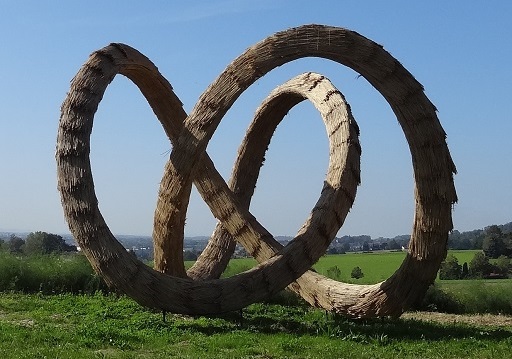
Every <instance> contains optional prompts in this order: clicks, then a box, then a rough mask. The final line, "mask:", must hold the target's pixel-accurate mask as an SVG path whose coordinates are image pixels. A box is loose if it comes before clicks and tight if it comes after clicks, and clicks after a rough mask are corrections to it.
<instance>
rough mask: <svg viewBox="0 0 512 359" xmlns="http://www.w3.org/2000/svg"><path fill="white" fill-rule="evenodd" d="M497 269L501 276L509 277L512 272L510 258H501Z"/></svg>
mask: <svg viewBox="0 0 512 359" xmlns="http://www.w3.org/2000/svg"><path fill="white" fill-rule="evenodd" d="M495 267H496V270H497V272H498V273H499V274H503V275H505V276H507V275H508V272H509V270H510V258H509V257H507V256H505V255H501V256H499V257H498V259H496V263H495Z"/></svg>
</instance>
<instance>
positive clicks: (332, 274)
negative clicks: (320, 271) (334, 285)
mask: <svg viewBox="0 0 512 359" xmlns="http://www.w3.org/2000/svg"><path fill="white" fill-rule="evenodd" d="M326 275H327V277H329V278H331V279H334V280H340V278H341V270H340V269H339V268H338V266H333V267H329V268H327V273H326Z"/></svg>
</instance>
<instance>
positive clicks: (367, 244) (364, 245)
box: [363, 242, 370, 252]
mask: <svg viewBox="0 0 512 359" xmlns="http://www.w3.org/2000/svg"><path fill="white" fill-rule="evenodd" d="M369 251H370V244H369V243H368V242H364V243H363V252H369Z"/></svg>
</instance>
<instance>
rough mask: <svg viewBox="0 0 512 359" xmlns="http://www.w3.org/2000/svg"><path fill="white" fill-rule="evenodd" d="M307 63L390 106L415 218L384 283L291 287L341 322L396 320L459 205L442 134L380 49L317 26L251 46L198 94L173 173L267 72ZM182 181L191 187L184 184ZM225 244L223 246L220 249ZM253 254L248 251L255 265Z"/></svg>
mask: <svg viewBox="0 0 512 359" xmlns="http://www.w3.org/2000/svg"><path fill="white" fill-rule="evenodd" d="M308 56H317V57H323V58H327V59H330V60H333V61H336V62H339V63H341V64H344V65H346V66H348V67H351V68H352V69H354V70H355V71H357V72H358V73H359V74H361V75H362V76H363V77H365V78H366V79H367V80H368V81H369V82H370V83H371V84H372V85H373V86H374V87H375V88H376V89H377V90H378V91H379V92H380V93H381V94H382V95H383V96H384V98H385V99H386V100H387V101H388V103H389V104H390V106H391V108H392V110H393V111H394V113H395V115H396V116H397V119H398V121H399V123H400V125H401V127H402V129H403V131H404V134H405V136H406V139H407V141H408V143H409V148H410V150H411V155H412V163H413V169H414V179H415V186H416V188H415V201H416V210H415V217H414V224H413V231H412V235H411V240H410V243H409V251H408V253H407V255H406V258H405V260H404V262H403V263H402V265H401V266H400V268H399V269H398V270H397V271H396V272H395V273H394V274H393V275H392V276H391V277H390V278H389V279H388V280H386V281H385V282H383V283H379V284H376V285H372V286H351V285H347V284H343V283H340V284H337V283H336V282H334V281H330V280H328V279H325V278H320V277H319V276H318V275H317V274H314V273H311V272H308V273H307V274H306V275H305V276H303V277H302V278H301V279H300V280H298V281H297V282H296V283H294V284H293V285H292V287H293V289H294V290H295V291H296V292H299V293H300V294H301V295H302V296H303V297H304V298H305V299H306V300H307V301H308V302H310V303H311V304H314V305H317V306H321V307H324V308H326V309H328V310H332V311H336V312H340V313H344V314H346V315H351V316H357V317H367V316H368V317H369V316H385V315H394V316H396V315H400V314H401V313H402V312H403V310H404V309H406V308H408V307H410V306H411V305H412V304H413V303H414V302H415V301H416V300H417V299H418V298H420V297H422V296H423V295H424V293H425V291H426V290H427V288H428V286H429V285H430V284H431V283H433V281H434V279H435V277H436V275H437V270H438V269H439V265H440V263H441V261H442V260H443V259H444V257H445V256H446V245H447V240H448V232H449V231H450V230H451V229H452V220H451V207H452V205H453V203H455V202H456V200H457V196H456V192H455V187H454V183H453V174H454V173H455V172H456V170H455V165H454V164H453V161H452V159H451V156H450V153H449V151H448V147H447V145H446V134H445V133H444V130H443V129H442V127H441V124H440V123H439V120H438V118H437V115H436V109H435V107H434V106H433V105H432V103H431V102H430V101H429V100H428V98H427V97H426V96H425V94H424V92H423V87H422V86H421V84H420V83H419V82H417V81H416V80H415V79H414V77H413V76H412V75H411V74H410V73H409V72H408V71H407V70H406V69H405V68H404V67H403V66H402V65H401V64H400V63H399V62H398V61H397V60H396V59H395V58H393V57H392V56H391V55H390V54H389V53H388V52H386V51H385V50H384V49H383V48H382V47H381V46H380V45H378V44H376V43H374V42H372V41H371V40H369V39H366V38H364V37H363V36H361V35H359V34H357V33H355V32H352V31H349V30H346V29H340V28H335V27H328V26H321V25H308V26H301V27H298V28H293V29H289V30H286V31H283V32H279V33H276V34H275V35H273V36H270V37H268V38H266V39H265V40H263V41H261V42H260V43H258V44H256V45H254V46H253V47H251V48H249V49H248V50H246V51H245V53H244V54H242V55H241V56H239V57H238V58H237V59H235V60H234V61H233V62H232V63H231V64H230V65H229V66H228V67H227V68H226V70H225V71H224V72H223V73H222V74H221V75H220V76H219V77H218V78H217V80H216V81H215V82H214V83H213V84H211V85H210V87H209V88H208V89H207V90H206V91H205V93H203V95H202V96H201V98H200V99H199V101H198V102H197V104H196V106H195V108H194V110H193V111H192V113H191V114H190V115H189V117H188V118H187V122H186V124H185V127H186V128H185V131H183V133H182V135H181V138H180V140H179V144H182V145H183V146H184V147H186V146H185V144H191V143H193V145H189V146H188V150H189V151H190V152H188V153H187V152H186V150H182V149H177V150H176V152H177V153H176V155H175V156H174V157H173V162H174V163H173V166H176V168H178V170H177V172H179V173H180V174H181V175H183V174H185V173H186V174H189V175H190V174H191V173H192V170H193V166H194V164H193V163H186V158H192V157H191V156H193V154H194V153H202V152H203V151H204V148H205V147H206V144H207V142H208V139H209V138H210V137H211V136H212V134H213V131H214V129H215V128H216V127H217V125H218V123H219V121H220V118H222V116H223V115H224V113H225V112H226V111H227V110H228V109H229V108H230V106H231V105H232V104H233V102H234V101H235V100H236V99H237V98H238V96H239V95H240V94H241V93H242V92H243V91H244V90H245V89H246V88H247V87H248V86H250V85H251V84H252V83H253V82H254V81H256V80H257V79H258V78H259V77H261V76H263V75H265V74H266V73H267V72H268V71H270V70H272V69H273V68H275V67H278V66H281V65H283V64H285V63H287V62H290V61H293V60H295V59H298V58H302V57H308ZM180 156H181V157H180ZM172 171H173V170H171V171H169V173H164V179H165V177H166V176H172V175H171V174H170V172H172ZM180 180H183V183H189V182H190V177H189V178H182V179H180ZM175 184H176V183H175ZM168 185H169V184H168ZM160 219H161V218H160ZM160 219H159V213H158V207H157V213H156V216H155V229H157V228H158V227H159V226H165V225H166V224H165V220H163V221H160ZM228 232H229V229H228ZM155 233H159V232H158V231H155ZM262 239H263V240H262V241H260V242H259V243H260V247H265V248H266V251H268V252H270V254H269V255H268V256H271V255H272V254H273V253H275V250H276V249H278V248H279V246H277V247H275V244H273V243H272V240H271V239H269V238H268V237H266V236H262ZM237 240H240V238H237ZM228 242H229V241H225V242H223V244H222V245H221V246H224V247H226V246H227V243H228ZM273 246H274V247H273ZM213 247H215V246H211V248H213ZM260 247H259V248H260ZM273 248H274V249H273ZM208 250H210V249H209V248H208ZM259 252H261V249H259ZM259 252H258V253H253V252H251V251H250V250H249V253H251V254H252V255H253V256H255V257H258V254H259ZM208 255H209V253H208V252H207V253H205V256H208ZM210 257H211V256H210ZM264 258H267V257H264ZM194 274H195V273H194ZM212 274H216V273H213V272H212ZM203 275H204V276H206V277H208V273H205V274H200V276H203Z"/></svg>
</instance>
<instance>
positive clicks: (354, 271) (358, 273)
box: [350, 267, 364, 279]
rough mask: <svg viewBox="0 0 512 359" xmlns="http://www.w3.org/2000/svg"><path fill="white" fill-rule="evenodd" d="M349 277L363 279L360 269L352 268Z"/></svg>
mask: <svg viewBox="0 0 512 359" xmlns="http://www.w3.org/2000/svg"><path fill="white" fill-rule="evenodd" d="M350 276H351V277H352V278H355V279H359V278H363V277H364V273H363V271H362V269H361V268H359V267H354V268H352V272H351V273H350Z"/></svg>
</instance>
